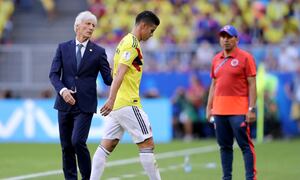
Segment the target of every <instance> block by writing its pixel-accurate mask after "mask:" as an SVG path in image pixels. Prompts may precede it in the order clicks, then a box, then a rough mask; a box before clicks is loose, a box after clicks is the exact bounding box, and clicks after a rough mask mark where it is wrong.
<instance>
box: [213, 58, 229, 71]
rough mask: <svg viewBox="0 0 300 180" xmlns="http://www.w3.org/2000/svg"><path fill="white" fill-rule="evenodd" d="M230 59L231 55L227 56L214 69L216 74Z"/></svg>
mask: <svg viewBox="0 0 300 180" xmlns="http://www.w3.org/2000/svg"><path fill="white" fill-rule="evenodd" d="M228 60H229V57H226V58H225V59H224V60H223V61H222V62H221V63H220V64H218V66H217V67H216V69H215V70H214V74H217V72H218V71H219V70H220V68H221V67H222V66H223V65H224V64H225V63H226V62H227V61H228Z"/></svg>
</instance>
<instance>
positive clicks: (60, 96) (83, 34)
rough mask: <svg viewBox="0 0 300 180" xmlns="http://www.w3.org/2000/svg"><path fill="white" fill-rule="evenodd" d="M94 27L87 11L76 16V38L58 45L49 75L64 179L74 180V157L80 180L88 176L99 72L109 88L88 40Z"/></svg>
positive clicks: (105, 68)
mask: <svg viewBox="0 0 300 180" xmlns="http://www.w3.org/2000/svg"><path fill="white" fill-rule="evenodd" d="M96 24H97V19H96V17H95V16H94V15H93V14H92V13H90V12H89V11H84V12H81V13H79V14H78V16H77V17H76V19H75V23H74V31H75V32H76V39H74V40H70V41H67V42H64V43H61V44H59V45H58V48H57V51H56V54H55V57H54V58H53V62H52V65H51V70H50V74H49V78H50V81H51V83H52V85H53V86H54V88H55V90H56V92H57V98H56V101H55V105H54V108H55V109H57V110H58V123H59V134H60V142H61V147H62V161H63V171H64V176H65V179H68V180H69V179H70V180H71V179H72V180H73V179H77V166H76V158H77V162H78V166H79V170H80V173H81V176H82V179H86V180H88V179H89V178H90V173H91V158H90V153H89V150H88V148H87V145H86V140H87V138H88V134H89V130H90V126H91V120H92V117H93V113H95V112H96V109H97V93H96V79H97V76H98V73H99V71H100V73H101V75H102V78H103V81H104V83H105V84H106V85H111V82H112V77H111V69H110V67H109V63H108V61H107V56H106V53H105V50H104V49H103V48H102V47H100V46H98V45H96V44H94V43H93V42H91V41H90V40H89V39H90V37H91V36H92V33H93V31H94V29H95V26H96Z"/></svg>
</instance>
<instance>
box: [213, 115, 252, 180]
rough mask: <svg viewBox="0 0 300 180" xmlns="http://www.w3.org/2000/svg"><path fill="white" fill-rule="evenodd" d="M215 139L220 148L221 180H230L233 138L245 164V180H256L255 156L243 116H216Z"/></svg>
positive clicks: (248, 125) (247, 125)
mask: <svg viewBox="0 0 300 180" xmlns="http://www.w3.org/2000/svg"><path fill="white" fill-rule="evenodd" d="M214 117H215V123H216V137H217V141H218V144H219V146H220V153H221V162H222V169H223V180H231V179H232V162H233V142H234V138H235V139H236V141H237V144H238V145H239V147H240V149H241V150H242V153H243V157H244V164H245V172H246V174H245V176H246V177H245V179H246V180H256V165H255V162H256V156H255V150H254V145H253V143H252V140H251V137H250V124H248V123H246V122H245V118H246V116H244V115H223V116H222V115H216V116H214Z"/></svg>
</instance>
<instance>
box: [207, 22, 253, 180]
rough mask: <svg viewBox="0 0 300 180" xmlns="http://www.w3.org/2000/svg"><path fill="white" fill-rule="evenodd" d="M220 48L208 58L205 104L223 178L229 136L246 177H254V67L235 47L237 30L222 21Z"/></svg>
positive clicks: (227, 170)
mask: <svg viewBox="0 0 300 180" xmlns="http://www.w3.org/2000/svg"><path fill="white" fill-rule="evenodd" d="M219 41H220V45H221V47H222V48H223V51H221V52H219V53H218V54H217V55H216V56H215V57H214V59H213V61H212V68H211V77H212V83H211V86H210V90H209V97H208V103H207V108H206V116H207V119H210V118H211V116H212V115H213V117H214V119H215V125H216V126H215V127H216V137H217V141H218V144H219V146H220V151H221V162H222V168H223V180H231V179H232V174H231V173H232V162H233V148H232V146H233V139H234V137H235V138H236V140H237V143H238V145H239V147H240V149H241V150H242V152H243V156H244V162H245V169H246V180H256V167H255V161H256V159H255V152H254V145H253V143H252V140H251V137H250V124H251V123H252V122H254V121H255V120H256V113H255V112H256V108H255V104H256V67H255V61H254V59H253V57H252V55H251V54H249V53H248V52H246V51H244V50H242V49H239V48H238V46H237V44H238V32H237V30H236V29H235V28H234V27H233V26H231V25H226V26H224V27H223V28H222V29H221V30H220V31H219Z"/></svg>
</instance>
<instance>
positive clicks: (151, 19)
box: [135, 11, 160, 26]
mask: <svg viewBox="0 0 300 180" xmlns="http://www.w3.org/2000/svg"><path fill="white" fill-rule="evenodd" d="M142 21H143V22H145V23H147V24H155V25H156V26H158V25H159V23H160V20H159V18H158V17H157V16H156V15H155V14H154V13H153V12H152V11H143V12H141V13H139V14H138V15H137V16H136V18H135V24H139V23H140V22H142Z"/></svg>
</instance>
